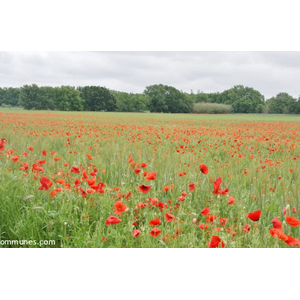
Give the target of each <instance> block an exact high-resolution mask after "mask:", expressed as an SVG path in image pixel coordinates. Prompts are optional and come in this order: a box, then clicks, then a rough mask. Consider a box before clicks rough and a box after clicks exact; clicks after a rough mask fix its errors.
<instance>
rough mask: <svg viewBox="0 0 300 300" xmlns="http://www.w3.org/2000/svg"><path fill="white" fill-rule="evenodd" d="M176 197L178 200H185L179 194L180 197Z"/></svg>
mask: <svg viewBox="0 0 300 300" xmlns="http://www.w3.org/2000/svg"><path fill="white" fill-rule="evenodd" d="M177 199H178V201H184V200H185V197H183V196H180V197H178V198H177Z"/></svg>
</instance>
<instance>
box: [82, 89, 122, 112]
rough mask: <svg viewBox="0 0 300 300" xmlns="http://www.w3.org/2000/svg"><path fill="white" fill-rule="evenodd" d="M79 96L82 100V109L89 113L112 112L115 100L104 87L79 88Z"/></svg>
mask: <svg viewBox="0 0 300 300" xmlns="http://www.w3.org/2000/svg"><path fill="white" fill-rule="evenodd" d="M80 96H81V98H82V99H83V100H84V109H85V110H89V111H101V110H105V111H114V110H116V108H117V100H116V98H115V97H114V96H113V95H112V93H111V92H110V91H109V90H108V89H107V88H105V87H101V86H85V87H83V88H81V91H80Z"/></svg>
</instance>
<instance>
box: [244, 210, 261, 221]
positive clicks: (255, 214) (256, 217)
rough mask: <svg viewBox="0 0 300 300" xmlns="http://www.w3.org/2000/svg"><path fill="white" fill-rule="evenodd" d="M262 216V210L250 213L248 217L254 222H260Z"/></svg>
mask: <svg viewBox="0 0 300 300" xmlns="http://www.w3.org/2000/svg"><path fill="white" fill-rule="evenodd" d="M260 214H261V210H257V211H254V212H251V213H249V214H248V215H247V217H248V218H249V219H250V220H252V221H258V220H259V219H260Z"/></svg>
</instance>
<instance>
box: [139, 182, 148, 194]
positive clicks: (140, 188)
mask: <svg viewBox="0 0 300 300" xmlns="http://www.w3.org/2000/svg"><path fill="white" fill-rule="evenodd" d="M139 190H140V192H142V193H144V194H146V193H148V192H149V191H150V190H151V185H144V184H142V185H140V186H139Z"/></svg>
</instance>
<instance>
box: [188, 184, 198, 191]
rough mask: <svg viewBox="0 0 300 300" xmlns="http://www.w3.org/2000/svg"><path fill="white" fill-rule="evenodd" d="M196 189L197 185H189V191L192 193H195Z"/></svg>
mask: <svg viewBox="0 0 300 300" xmlns="http://www.w3.org/2000/svg"><path fill="white" fill-rule="evenodd" d="M195 188H196V185H195V183H190V184H189V191H190V192H193V191H194V190H195Z"/></svg>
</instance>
